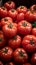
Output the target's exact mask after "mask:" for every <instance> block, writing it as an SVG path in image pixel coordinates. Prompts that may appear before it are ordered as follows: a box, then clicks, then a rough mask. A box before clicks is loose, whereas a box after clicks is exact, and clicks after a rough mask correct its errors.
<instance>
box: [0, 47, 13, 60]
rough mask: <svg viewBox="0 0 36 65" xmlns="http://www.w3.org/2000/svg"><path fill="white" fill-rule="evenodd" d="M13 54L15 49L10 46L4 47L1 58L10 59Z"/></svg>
mask: <svg viewBox="0 0 36 65" xmlns="http://www.w3.org/2000/svg"><path fill="white" fill-rule="evenodd" d="M12 56H13V50H12V49H11V48H10V47H4V48H2V49H1V55H0V57H1V60H3V61H9V60H11V58H12Z"/></svg>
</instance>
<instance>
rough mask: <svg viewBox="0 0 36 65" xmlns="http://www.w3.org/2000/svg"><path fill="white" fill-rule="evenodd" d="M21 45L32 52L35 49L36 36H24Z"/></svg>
mask: <svg viewBox="0 0 36 65" xmlns="http://www.w3.org/2000/svg"><path fill="white" fill-rule="evenodd" d="M22 46H23V48H24V49H25V50H26V51H27V52H29V53H33V52H34V51H36V37H35V36H34V35H27V36H25V37H24V38H23V41H22Z"/></svg>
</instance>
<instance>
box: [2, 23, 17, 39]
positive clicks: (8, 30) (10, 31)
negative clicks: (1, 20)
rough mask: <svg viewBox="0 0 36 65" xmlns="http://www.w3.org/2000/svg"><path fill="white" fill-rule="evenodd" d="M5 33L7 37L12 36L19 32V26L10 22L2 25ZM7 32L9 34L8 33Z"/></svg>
mask: <svg viewBox="0 0 36 65" xmlns="http://www.w3.org/2000/svg"><path fill="white" fill-rule="evenodd" d="M2 30H3V33H4V35H5V36H6V37H7V38H11V37H12V36H15V35H16V34H17V26H16V25H15V24H14V23H9V24H7V25H4V26H3V27H2ZM6 34H7V35H6Z"/></svg>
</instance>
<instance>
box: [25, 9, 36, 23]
mask: <svg viewBox="0 0 36 65" xmlns="http://www.w3.org/2000/svg"><path fill="white" fill-rule="evenodd" d="M25 19H26V20H27V21H29V22H34V21H35V20H36V13H34V12H32V11H30V10H28V11H27V12H26V14H25Z"/></svg>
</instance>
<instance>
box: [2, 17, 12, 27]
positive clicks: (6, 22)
mask: <svg viewBox="0 0 36 65" xmlns="http://www.w3.org/2000/svg"><path fill="white" fill-rule="evenodd" d="M10 22H13V20H12V18H11V17H5V18H2V19H1V25H2V26H3V25H5V24H8V23H10Z"/></svg>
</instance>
